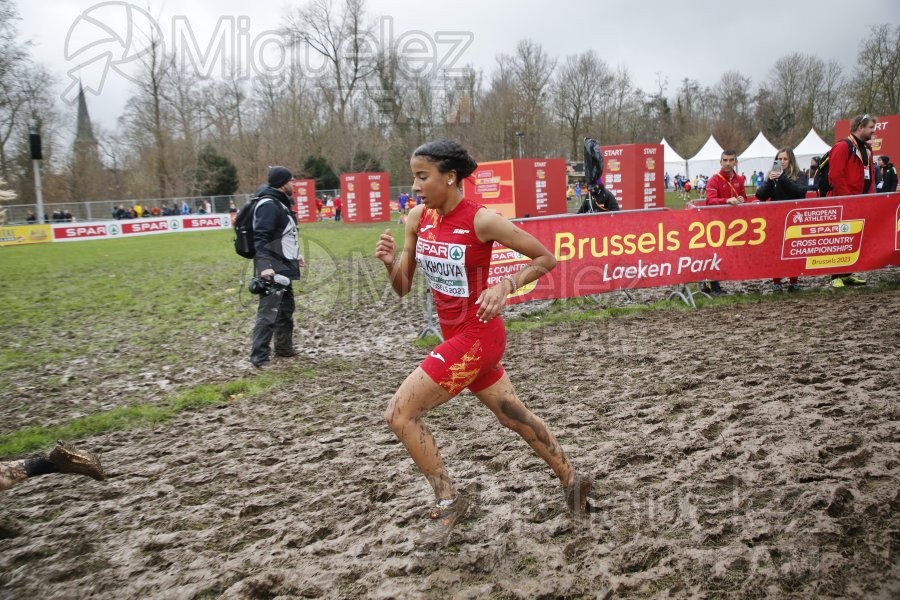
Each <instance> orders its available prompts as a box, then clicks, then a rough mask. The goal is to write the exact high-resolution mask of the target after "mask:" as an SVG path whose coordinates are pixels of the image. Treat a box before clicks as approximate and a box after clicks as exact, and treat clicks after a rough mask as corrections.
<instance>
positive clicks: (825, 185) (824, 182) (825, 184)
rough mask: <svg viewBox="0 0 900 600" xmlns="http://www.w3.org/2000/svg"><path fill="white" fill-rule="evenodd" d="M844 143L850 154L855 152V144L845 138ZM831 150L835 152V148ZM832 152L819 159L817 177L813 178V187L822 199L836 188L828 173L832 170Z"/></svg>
mask: <svg viewBox="0 0 900 600" xmlns="http://www.w3.org/2000/svg"><path fill="white" fill-rule="evenodd" d="M844 141H845V142H846V143H847V147H848V149H849V150H850V152H853V150H854V148H853V142H851V141H850V140H849V139H848V138H844ZM831 150H834V148H832V149H831ZM831 150H829V151H828V152H826V153H825V154H823V155H822V158H820V159H819V170H818V171H816V176H815V177H814V178H813V187H814V188H816V193H817V194H818V195H819V197H820V198H824V197H825V196H826V195H828V192H830V191H831V190H833V189H834V186H833V185H831V182H830V181H828V172H829V171H830V170H831V161H830V160H829V159H830V158H831Z"/></svg>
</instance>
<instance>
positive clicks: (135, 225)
mask: <svg viewBox="0 0 900 600" xmlns="http://www.w3.org/2000/svg"><path fill="white" fill-rule="evenodd" d="M110 227H113V226H112V225H110ZM165 231H169V223H168V222H167V221H165V220H163V219H154V220H152V221H124V222H123V223H122V235H145V234H149V233H162V232H165Z"/></svg>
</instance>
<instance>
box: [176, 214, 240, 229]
mask: <svg viewBox="0 0 900 600" xmlns="http://www.w3.org/2000/svg"><path fill="white" fill-rule="evenodd" d="M230 220H231V217H229V216H221V217H213V216H209V217H185V218H184V228H185V229H222V228H225V227H228V226H229V222H230Z"/></svg>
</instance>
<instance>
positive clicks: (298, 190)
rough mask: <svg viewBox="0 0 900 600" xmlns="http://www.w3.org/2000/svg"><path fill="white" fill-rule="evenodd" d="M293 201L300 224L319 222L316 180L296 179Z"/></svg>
mask: <svg viewBox="0 0 900 600" xmlns="http://www.w3.org/2000/svg"><path fill="white" fill-rule="evenodd" d="M293 199H294V212H295V213H296V214H297V222H298V223H315V222H316V221H317V220H318V211H317V210H316V180H315V179H295V180H294V193H293Z"/></svg>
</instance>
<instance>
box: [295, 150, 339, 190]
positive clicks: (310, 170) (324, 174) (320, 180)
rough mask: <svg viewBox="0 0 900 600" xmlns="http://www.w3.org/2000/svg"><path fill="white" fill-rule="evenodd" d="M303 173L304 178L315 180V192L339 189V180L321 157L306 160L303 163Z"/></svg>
mask: <svg viewBox="0 0 900 600" xmlns="http://www.w3.org/2000/svg"><path fill="white" fill-rule="evenodd" d="M303 173H304V174H305V175H306V177H309V178H310V179H315V180H316V189H317V190H334V189H337V188H339V187H341V180H340V179H339V178H338V176H337V175H336V174H335V172H334V169H332V168H331V165H329V164H328V161H327V160H326V159H325V158H324V157H322V156H310V157H309V158H307V159H306V162H304V163H303Z"/></svg>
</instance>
